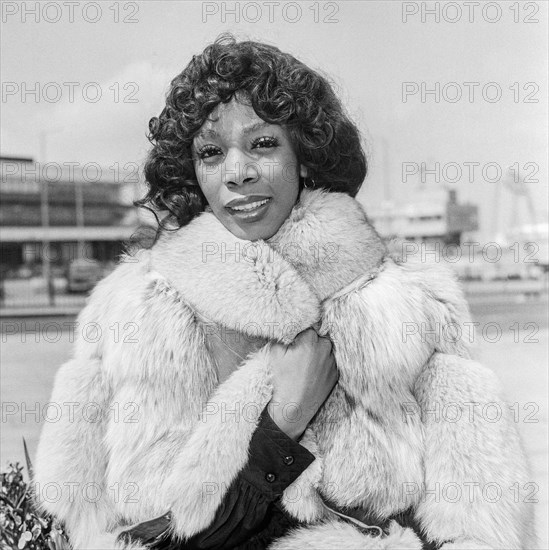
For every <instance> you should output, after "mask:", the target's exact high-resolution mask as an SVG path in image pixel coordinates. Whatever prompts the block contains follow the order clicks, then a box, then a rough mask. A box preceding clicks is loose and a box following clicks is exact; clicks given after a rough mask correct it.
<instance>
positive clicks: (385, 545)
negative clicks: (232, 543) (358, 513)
mask: <svg viewBox="0 0 549 550" xmlns="http://www.w3.org/2000/svg"><path fill="white" fill-rule="evenodd" d="M307 549H310V550H335V549H337V550H421V541H420V540H419V539H418V538H417V536H416V535H415V534H414V532H413V531H412V530H411V529H405V528H403V527H401V526H400V525H398V524H397V523H396V522H392V524H391V527H390V529H389V534H388V535H387V536H384V537H373V536H369V535H366V534H364V533H361V532H360V531H359V530H358V529H356V528H355V527H353V526H352V525H349V524H348V523H346V522H343V521H338V520H327V521H325V522H322V523H319V524H317V525H311V526H307V527H299V528H297V529H294V530H293V531H291V532H290V533H289V534H287V535H285V536H283V537H280V538H279V539H278V540H277V541H276V542H274V543H273V544H271V545H269V549H268V550H307Z"/></svg>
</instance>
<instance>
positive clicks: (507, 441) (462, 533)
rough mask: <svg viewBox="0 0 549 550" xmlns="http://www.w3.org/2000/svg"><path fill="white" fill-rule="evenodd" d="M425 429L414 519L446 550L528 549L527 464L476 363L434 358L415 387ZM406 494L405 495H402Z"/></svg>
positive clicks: (490, 382) (503, 407)
mask: <svg viewBox="0 0 549 550" xmlns="http://www.w3.org/2000/svg"><path fill="white" fill-rule="evenodd" d="M415 393H416V398H417V400H418V404H419V407H420V410H421V415H422V420H423V424H424V427H425V460H424V464H425V484H424V487H413V486H410V487H408V488H407V489H406V491H408V492H410V493H412V492H414V491H419V492H420V493H421V495H422V496H421V500H420V504H419V506H418V508H417V518H418V519H419V520H420V522H421V525H422V527H423V528H424V529H425V532H426V533H427V535H428V537H429V539H431V540H435V541H443V540H453V541H455V542H454V544H447V545H444V546H443V547H442V548H443V549H446V548H447V549H448V550H451V549H452V548H471V549H481V548H493V549H498V550H499V549H515V550H516V549H530V548H534V547H535V546H534V525H533V507H532V504H531V502H532V501H531V499H530V491H528V487H529V486H530V485H532V479H530V478H529V476H528V469H527V466H526V458H525V456H524V452H523V449H522V445H521V441H520V439H519V435H518V432H517V429H516V426H515V425H514V424H513V417H512V414H511V409H510V407H509V405H508V403H506V402H505V400H504V399H503V398H502V391H501V387H500V384H499V382H498V380H497V377H496V376H495V375H494V374H493V373H492V371H490V370H489V369H487V368H485V367H483V366H481V365H479V364H478V363H476V362H474V361H470V360H467V359H462V358H459V357H456V356H451V355H446V354H435V355H434V356H433V357H432V359H431V360H430V362H429V363H428V365H427V366H426V368H425V370H424V371H423V372H422V374H421V375H420V377H419V378H418V380H417V383H416V392H415ZM406 491H405V492H406Z"/></svg>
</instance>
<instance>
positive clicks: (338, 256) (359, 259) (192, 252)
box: [151, 190, 385, 351]
mask: <svg viewBox="0 0 549 550" xmlns="http://www.w3.org/2000/svg"><path fill="white" fill-rule="evenodd" d="M384 254H385V247H384V245H383V243H382V241H381V239H380V237H379V236H378V235H377V233H376V232H375V231H374V230H373V228H372V227H371V226H370V224H369V222H368V220H367V218H366V215H365V213H364V211H363V209H362V207H361V206H360V204H359V203H358V202H357V201H356V200H354V199H353V198H351V197H349V196H348V195H345V194H342V193H328V192H326V191H322V190H304V191H303V192H302V194H301V196H300V200H299V201H298V203H297V204H296V205H295V206H294V208H293V210H292V212H291V214H290V216H289V217H288V219H287V220H286V221H285V222H284V224H283V225H282V226H281V228H280V229H279V231H278V232H277V233H276V234H275V235H274V236H273V237H271V238H270V239H268V240H267V241H264V240H258V241H254V242H251V241H246V240H243V239H239V238H237V237H235V236H234V235H233V234H232V233H231V232H230V231H228V230H227V229H226V228H225V227H224V226H223V224H222V223H221V222H219V220H217V218H216V217H215V215H214V214H213V213H212V212H203V213H201V214H200V215H199V216H198V217H197V218H195V219H194V220H193V221H192V222H191V223H189V224H188V225H186V226H184V227H183V228H181V229H179V230H177V231H170V232H165V233H164V234H163V235H162V236H161V238H160V239H159V241H158V243H157V244H156V245H155V247H154V248H153V249H152V251H151V262H152V264H151V265H152V268H153V269H154V270H156V271H158V272H160V273H161V274H162V276H163V277H165V278H166V279H167V280H168V281H169V283H170V284H171V285H173V286H174V287H175V288H176V289H177V290H178V291H179V293H180V294H181V295H182V296H183V297H184V299H185V300H186V301H187V302H188V303H189V304H190V305H191V306H192V307H193V309H195V311H196V312H198V314H199V315H200V320H201V321H202V322H203V323H205V324H208V323H211V324H212V327H214V328H210V329H208V328H206V330H210V331H213V332H216V331H218V330H219V328H218V327H219V326H222V327H224V328H226V329H229V330H233V331H238V332H240V333H242V334H244V335H247V336H248V337H250V338H251V339H252V340H253V339H257V342H252V343H260V342H261V340H262V339H265V340H269V339H275V340H278V341H280V342H282V343H286V344H289V343H290V342H292V341H293V340H294V338H295V337H296V335H297V334H298V333H299V332H301V331H303V330H305V329H306V328H308V327H310V326H312V325H313V324H315V323H316V322H318V321H319V320H320V318H321V311H322V301H323V300H324V299H326V298H327V297H328V296H330V295H331V294H333V293H334V292H336V291H338V290H340V289H341V288H343V287H344V286H346V285H348V284H350V283H351V282H352V281H353V280H355V279H356V278H357V277H359V276H361V275H364V273H367V272H369V271H371V270H372V269H373V268H375V267H376V266H378V265H379V264H380V262H381V261H382V258H383V256H384ZM248 343H250V342H249V341H248ZM248 348H249V346H244V348H242V350H244V351H245V349H248ZM252 348H253V349H255V348H256V346H255V345H252Z"/></svg>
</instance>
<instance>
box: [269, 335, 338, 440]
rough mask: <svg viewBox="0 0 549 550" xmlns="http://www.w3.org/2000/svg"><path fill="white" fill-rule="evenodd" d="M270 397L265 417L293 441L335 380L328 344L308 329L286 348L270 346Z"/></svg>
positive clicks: (335, 370) (331, 355)
mask: <svg viewBox="0 0 549 550" xmlns="http://www.w3.org/2000/svg"><path fill="white" fill-rule="evenodd" d="M271 357H272V359H273V363H272V364H273V386H274V392H273V397H272V399H271V401H270V403H269V405H268V406H269V409H268V411H269V414H270V416H271V418H272V419H273V420H274V422H275V423H276V424H277V426H278V427H279V428H280V429H281V430H282V431H283V432H284V433H286V434H287V435H288V436H289V437H291V438H292V439H294V440H297V439H299V437H300V436H301V435H302V434H303V432H304V431H305V428H307V425H308V424H309V422H310V421H311V419H312V418H313V416H314V415H315V414H316V412H317V411H318V409H319V408H320V406H321V405H322V403H324V401H325V400H326V398H327V397H328V396H329V395H330V392H331V391H332V389H333V387H334V386H335V384H336V382H337V380H338V377H339V375H338V371H337V367H336V362H335V358H334V354H333V352H332V342H331V341H330V339H329V338H323V337H320V336H318V334H317V333H316V331H315V330H314V329H312V328H309V329H307V330H304V331H303V332H300V333H299V334H298V335H297V337H296V339H295V340H294V341H293V342H292V343H291V344H290V345H289V346H285V345H283V344H278V343H276V344H273V345H272V348H271Z"/></svg>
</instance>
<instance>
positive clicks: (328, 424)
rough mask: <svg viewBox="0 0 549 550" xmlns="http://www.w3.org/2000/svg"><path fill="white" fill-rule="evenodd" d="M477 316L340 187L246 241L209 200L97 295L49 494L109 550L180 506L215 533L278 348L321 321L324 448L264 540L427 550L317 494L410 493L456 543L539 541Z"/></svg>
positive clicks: (336, 497)
mask: <svg viewBox="0 0 549 550" xmlns="http://www.w3.org/2000/svg"><path fill="white" fill-rule="evenodd" d="M468 321H469V317H468V309H467V306H466V304H465V302H464V299H463V296H462V292H461V290H460V288H459V286H458V284H457V282H456V281H455V280H454V277H453V276H452V274H451V273H450V272H449V271H447V269H446V268H444V267H443V266H441V265H436V264H435V265H426V264H421V263H419V262H417V261H411V260H409V261H398V260H396V259H392V258H391V257H389V256H388V255H387V253H386V249H385V246H384V244H383V243H382V242H381V240H380V239H379V237H378V236H377V234H376V233H375V231H374V230H373V229H372V228H371V226H370V224H369V223H368V220H367V218H366V215H365V213H364V211H363V209H362V207H361V206H360V204H359V203H358V202H357V201H356V200H354V199H352V198H350V197H349V196H347V195H344V194H341V193H327V192H324V191H318V190H317V191H310V190H304V191H303V193H302V195H301V201H300V203H298V204H297V205H296V206H295V207H294V209H293V211H292V213H291V215H290V216H289V218H288V219H287V220H286V221H285V223H284V224H283V226H282V227H281V228H280V230H279V231H278V233H277V234H276V235H275V236H274V237H273V238H271V239H269V240H268V241H256V242H254V243H250V242H247V241H243V240H241V239H238V238H237V237H235V236H234V235H232V234H231V233H230V232H229V231H228V230H227V229H226V228H225V227H224V226H223V225H222V224H221V223H220V222H219V221H218V220H217V219H216V218H215V216H214V215H213V214H212V213H211V212H204V213H202V214H201V215H199V216H198V217H197V218H196V219H194V220H193V221H192V222H191V223H190V224H189V225H187V226H185V227H183V228H181V229H179V230H177V231H174V232H171V233H164V234H163V236H162V237H161V239H160V240H159V241H158V242H157V243H156V244H155V246H154V247H153V248H152V249H151V250H140V251H139V252H138V253H137V254H135V255H134V256H129V255H128V256H126V257H125V258H123V261H122V262H121V263H120V265H119V266H118V267H117V268H116V270H115V271H114V272H113V273H112V274H111V275H109V276H108V277H106V278H105V279H104V280H103V281H101V282H100V283H99V284H98V285H97V287H96V288H95V290H94V291H93V293H92V295H91V296H90V298H89V302H88V304H87V306H86V307H85V308H84V310H83V311H82V312H81V314H80V316H79V318H78V323H79V325H78V333H79V334H80V335H81V336H80V338H79V339H78V341H77V342H76V345H75V349H74V356H73V358H72V359H71V360H70V361H68V362H67V363H65V364H64V365H63V366H62V367H61V368H60V370H59V372H58V374H57V377H56V380H55V387H54V391H53V395H52V401H54V402H57V403H59V404H60V405H61V406H62V407H63V410H64V411H65V413H64V414H63V417H62V418H61V419H60V421H59V422H56V423H47V424H46V425H45V426H44V429H43V433H42V436H41V440H40V444H39V448H38V453H37V459H36V477H35V480H36V482H37V484H38V485H37V488H38V490H37V494H38V498H39V500H40V502H41V504H42V506H43V507H44V508H45V509H46V510H47V511H49V512H51V513H53V514H55V515H56V516H57V517H59V518H60V519H61V520H63V521H64V522H65V524H66V526H67V529H68V531H69V533H70V536H71V538H72V540H73V542H74V544H75V547H77V548H79V549H80V548H82V549H84V548H86V549H89V548H96V549H106V548H113V547H116V544H115V542H114V539H115V537H116V534H117V533H118V532H119V531H120V530H121V529H123V528H124V527H125V526H126V528H127V526H128V525H131V524H134V523H137V522H141V521H145V520H149V519H151V518H154V517H157V516H160V515H162V514H164V513H166V512H167V511H168V510H171V512H172V515H173V518H174V530H175V533H176V534H177V535H178V536H180V537H186V536H191V535H193V534H195V533H197V532H199V531H201V530H203V529H205V528H206V527H207V526H208V525H209V523H210V522H211V521H212V520H213V518H214V515H215V511H216V509H217V507H218V506H219V504H220V503H221V502H222V500H223V497H224V494H225V493H226V491H227V489H228V487H229V486H230V484H231V481H232V480H233V479H234V478H235V477H236V476H237V475H238V472H239V471H240V470H241V469H242V468H243V466H244V465H245V463H246V461H247V457H248V446H249V442H250V439H251V436H252V434H253V432H254V430H255V428H256V425H257V422H258V418H259V414H260V412H261V411H262V410H263V408H264V407H265V406H266V404H267V403H268V402H269V401H270V399H271V396H272V384H271V364H270V354H269V351H270V346H271V343H270V342H271V341H279V342H282V343H286V344H288V343H291V342H292V341H293V339H294V338H295V336H296V335H297V334H298V333H299V332H301V331H303V330H305V329H306V328H308V327H310V326H312V325H314V324H315V323H320V333H321V334H328V335H329V337H330V338H331V340H332V341H333V344H334V353H335V358H336V362H337V366H338V369H339V373H340V374H339V381H338V383H337V385H336V387H335V389H334V391H333V392H332V394H331V395H330V397H329V399H328V400H327V401H326V403H325V404H324V406H323V407H322V409H321V411H320V412H319V414H318V415H317V416H316V417H315V419H314V421H313V422H312V423H311V424H310V425H309V427H308V428H307V430H306V432H305V434H304V436H303V438H302V439H301V441H300V442H301V444H302V445H304V446H306V447H307V448H308V449H309V450H310V451H311V452H312V453H313V454H314V455H315V456H316V460H315V461H314V462H313V463H312V464H311V465H310V466H309V468H308V469H307V470H306V471H305V472H303V474H302V475H301V476H300V477H299V478H298V479H297V480H296V481H295V482H294V483H293V484H292V485H291V486H290V487H288V488H287V489H286V491H285V493H284V495H283V497H282V502H283V505H284V507H285V509H286V510H287V511H288V512H289V513H290V514H292V515H293V516H295V517H296V518H298V519H300V520H302V521H303V522H304V524H305V525H304V526H303V527H300V528H298V529H297V530H295V531H294V532H292V533H290V534H288V535H286V536H284V537H282V538H280V539H278V540H277V541H276V542H275V543H274V544H273V545H271V548H272V549H273V550H290V549H301V548H307V547H311V548H315V549H321V548H326V549H327V548H330V549H331V548H338V549H351V548H376V549H377V548H387V549H397V548H398V549H401V548H402V549H403V548H409V549H420V548H421V544H420V541H419V539H418V538H417V537H416V535H415V534H414V533H413V531H412V530H410V529H404V528H401V527H399V526H398V525H396V524H393V525H392V529H391V533H390V535H389V536H388V537H384V538H375V537H370V536H368V535H366V534H363V533H361V532H359V531H358V530H357V529H355V528H354V527H352V526H351V525H349V524H348V523H345V522H342V521H341V520H339V519H338V518H334V517H333V516H331V515H330V513H329V512H328V511H326V509H325V508H323V507H322V504H321V499H320V497H319V494H322V495H323V496H324V497H325V498H329V499H330V500H331V501H332V502H333V503H335V504H337V505H338V506H361V507H363V508H365V509H367V510H369V511H370V512H371V513H372V515H374V516H378V517H379V518H388V517H389V516H391V515H392V514H394V513H396V512H399V511H403V510H406V509H407V508H409V507H410V506H412V507H413V509H414V510H415V517H416V518H417V520H418V522H419V524H420V525H421V527H422V529H423V530H424V532H425V533H426V536H427V537H428V538H429V539H430V540H433V541H448V540H452V541H455V542H454V543H447V544H445V545H444V546H443V549H444V550H451V549H481V548H482V549H484V548H492V549H498V550H499V549H502V548H509V549H518V548H524V549H526V548H531V547H532V540H533V538H532V537H533V519H532V510H531V509H530V507H529V505H528V504H526V503H524V502H522V501H520V502H519V501H517V500H518V499H516V494H517V493H516V491H513V486H514V485H515V484H517V483H518V484H519V486H520V487H522V486H523V485H524V484H525V483H527V482H528V481H530V480H529V478H528V472H527V469H526V465H525V458H524V454H523V451H522V448H521V444H520V440H519V437H518V435H517V432H516V428H515V425H513V421H512V414H511V411H510V409H509V408H508V406H507V405H506V403H505V401H504V398H503V397H502V394H501V388H500V384H499V383H498V380H497V378H496V377H495V376H494V374H493V373H492V372H491V371H490V370H488V369H486V368H485V367H483V366H481V365H480V364H478V363H477V362H475V361H473V360H471V358H470V354H469V351H468V349H467V343H466V341H465V340H466V338H460V332H461V333H463V335H466V334H467V332H466V330H467V328H468V326H470V325H467V326H466V325H465V323H467V322H468ZM460 329H461V330H460ZM223 330H227V331H229V333H231V331H232V334H233V336H234V334H242V335H245V336H246V338H245V342H244V343H243V342H242V341H240V343H239V342H238V340H236V341H235V343H234V344H231V346H230V347H231V348H232V349H233V350H236V352H235V353H234V354H233V356H232V357H233V359H234V361H236V363H235V364H236V365H238V368H237V370H236V371H235V372H233V374H231V375H230V376H229V377H228V378H227V379H226V380H225V381H223V382H222V383H218V370H217V365H219V364H221V363H220V361H231V360H233V359H231V356H230V354H227V353H225V354H224V351H226V346H224V344H223V342H221V340H223V339H224V336H223V334H222V331H223ZM220 346H221V347H220ZM239 346H240V347H239ZM239 350H240V351H239ZM66 403H70V404H72V405H70V406H67V405H66ZM493 403H496V404H498V405H499V409H497V410H500V411H502V415H501V417H500V418H498V419H497V420H496V421H494V416H493V414H490V415H489V414H488V409H487V407H486V405H487V404H493ZM47 484H54V485H55V486H56V487H58V488H59V490H60V495H61V496H60V498H50V497H48V494H46V492H45V491H44V490H43V489H44V487H45V486H46V485H47ZM50 487H51V486H50ZM49 494H50V495H51V494H52V492H51V491H50V493H49Z"/></svg>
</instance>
